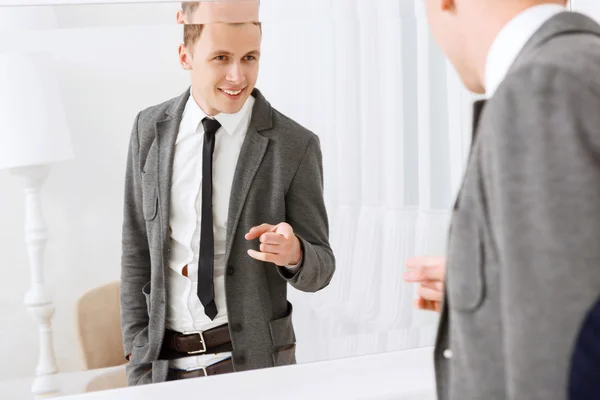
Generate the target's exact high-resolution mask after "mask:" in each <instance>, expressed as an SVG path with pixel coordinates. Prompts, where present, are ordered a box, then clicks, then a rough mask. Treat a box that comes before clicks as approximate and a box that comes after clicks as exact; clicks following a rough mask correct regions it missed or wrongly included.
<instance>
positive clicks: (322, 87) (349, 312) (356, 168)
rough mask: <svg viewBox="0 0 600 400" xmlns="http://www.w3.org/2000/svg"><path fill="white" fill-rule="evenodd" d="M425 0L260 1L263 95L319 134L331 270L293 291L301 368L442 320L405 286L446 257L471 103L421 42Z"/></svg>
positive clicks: (404, 340) (385, 344)
mask: <svg viewBox="0 0 600 400" xmlns="http://www.w3.org/2000/svg"><path fill="white" fill-rule="evenodd" d="M421 3H422V1H420V0H416V1H415V2H414V3H413V2H412V1H407V0H378V1H370V0H285V1H282V0H262V2H261V7H262V10H261V20H262V22H263V31H264V39H263V50H262V51H263V58H262V62H261V73H260V79H259V82H258V87H259V88H260V89H261V90H262V91H263V92H264V93H265V95H266V96H267V98H268V99H269V100H270V101H271V103H272V104H273V105H274V106H275V108H277V109H279V110H280V111H281V112H283V113H285V114H287V115H288V116H290V117H292V118H294V119H296V120H297V121H298V122H300V123H301V124H303V125H304V126H306V127H308V128H309V129H311V130H313V131H314V132H315V133H316V134H317V135H319V137H320V139H321V145H322V149H323V158H324V170H325V192H326V202H327V207H328V212H329V218H330V237H331V244H332V247H333V250H334V252H335V255H336V259H337V272H336V275H335V277H334V279H333V281H332V282H331V285H330V286H329V287H327V288H326V289H325V290H323V291H321V292H319V293H316V294H312V293H311V294H305V293H300V292H297V291H293V290H292V292H291V293H290V298H291V301H292V302H293V303H294V306H295V316H294V323H295V326H296V330H297V334H298V361H299V362H309V361H317V360H324V359H331V358H339V357H347V356H355V355H361V354H368V353H376V352H381V351H390V350H398V349H406V348H412V347H418V346H424V345H431V344H433V340H434V337H435V331H436V327H437V315H435V314H433V313H429V312H422V311H415V309H414V307H413V299H414V298H415V287H414V285H409V284H405V283H404V282H403V278H402V275H403V272H404V271H405V267H404V263H405V260H406V258H407V257H410V256H415V255H444V253H445V240H446V232H447V228H448V221H449V210H450V208H451V205H452V200H453V198H454V195H455V192H456V190H457V188H458V185H459V183H460V178H461V175H462V171H463V165H464V159H465V156H466V154H467V151H468V146H469V143H470V124H471V121H470V101H471V98H470V96H469V95H468V94H467V93H465V92H464V90H463V89H462V87H461V85H460V82H459V81H458V78H457V76H456V74H455V72H454V70H453V69H452V68H451V66H450V65H449V64H448V63H447V62H446V61H445V59H444V57H443V56H442V54H441V52H440V51H439V50H438V49H437V47H435V45H434V44H433V42H432V41H431V39H430V37H429V31H428V27H427V24H426V21H425V17H424V14H423V10H422V8H421V7H422V4H421Z"/></svg>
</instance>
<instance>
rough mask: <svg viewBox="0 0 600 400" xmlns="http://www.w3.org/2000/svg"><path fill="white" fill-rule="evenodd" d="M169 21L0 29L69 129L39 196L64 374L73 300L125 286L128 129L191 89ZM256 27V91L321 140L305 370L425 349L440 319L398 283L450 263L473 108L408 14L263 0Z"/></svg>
mask: <svg viewBox="0 0 600 400" xmlns="http://www.w3.org/2000/svg"><path fill="white" fill-rule="evenodd" d="M416 3H417V4H420V0H417V1H416ZM175 9H176V5H174V4H162V5H152V6H149V5H112V6H78V7H76V6H68V7H67V6H61V7H54V8H52V9H51V10H52V11H53V12H54V15H55V18H56V22H57V23H58V27H59V29H44V30H41V31H35V30H27V31H21V32H18V33H15V32H14V31H10V32H7V31H4V32H2V31H1V30H0V51H2V52H3V51H16V50H19V49H22V48H28V49H31V50H45V51H48V52H50V53H53V54H54V55H55V56H57V58H58V60H59V64H58V70H59V78H60V84H61V89H62V91H63V97H64V102H65V108H66V110H67V117H68V122H69V125H70V128H71V131H72V133H73V141H74V146H75V153H76V159H75V160H73V161H70V162H67V163H64V164H62V165H58V166H56V167H55V168H54V170H53V172H52V174H51V176H50V178H49V180H48V181H47V183H46V185H45V187H44V190H43V206H44V211H45V215H46V220H47V223H48V228H49V231H50V235H51V238H50V241H49V243H48V247H47V252H46V258H45V276H46V281H47V283H48V286H49V288H50V290H51V293H52V295H53V299H54V301H55V304H56V314H55V317H54V332H55V334H54V338H55V345H56V353H57V357H58V361H59V368H60V370H61V371H72V370H77V369H80V368H81V367H82V363H81V360H80V358H79V355H78V352H77V336H76V331H75V326H74V310H75V308H74V307H75V303H76V301H77V299H78V297H79V296H80V295H82V294H83V293H84V292H85V291H87V290H88V289H90V288H93V287H95V286H98V285H100V284H103V283H105V282H108V281H111V280H115V279H118V277H119V268H120V231H121V209H122V186H123V184H122V183H123V172H124V163H125V156H126V151H127V143H128V139H129V134H130V129H131V125H132V122H133V118H134V117H135V115H136V113H137V112H138V111H139V110H140V109H142V108H145V107H148V106H150V105H153V104H157V103H159V102H162V101H164V100H166V99H169V98H171V97H174V96H176V95H178V94H180V93H181V92H182V91H183V90H185V88H186V87H187V76H186V74H185V73H183V72H182V71H181V70H180V67H179V66H178V63H177V59H176V46H177V45H178V43H179V40H180V36H181V28H180V27H178V26H176V25H174V24H172V18H171V17H172V15H173V12H174V10H175ZM24 10H25V9H1V8H0V21H1V18H2V15H4V16H5V19H4V21H16V20H17V18H16V17H15V14H14V13H22V12H24ZM36 10H38V11H39V10H40V9H29V12H31V11H36ZM45 10H48V9H45ZM151 10H153V11H151ZM10 13H13V14H10ZM7 14H10V15H12V16H10V15H9V17H8V18H6V15H7ZM21 15H22V14H21ZM261 15H262V20H263V23H264V43H263V53H264V56H263V57H264V58H263V61H262V66H261V77H260V79H259V87H260V88H261V90H262V91H263V92H264V93H265V95H266V96H267V98H268V99H269V100H270V101H271V103H272V104H273V105H274V106H275V107H276V108H278V109H279V110H281V111H282V112H284V113H286V114H288V115H289V116H291V117H293V118H295V119H297V120H298V121H299V122H300V123H302V124H304V125H306V126H307V127H309V128H310V129H312V130H314V131H315V132H316V133H317V134H319V136H320V137H321V139H322V146H323V151H324V163H325V174H326V195H327V203H328V207H329V214H330V218H331V227H332V229H331V240H332V244H333V246H334V251H335V252H336V256H337V259H338V273H337V275H336V277H335V279H334V281H333V282H332V284H331V286H330V287H329V288H328V289H327V290H325V291H323V292H322V293H319V294H311V295H308V294H303V293H298V292H292V293H291V294H290V297H291V298H292V301H293V302H294V304H295V306H296V316H295V325H296V328H297V333H298V339H299V349H298V359H299V361H300V362H309V361H316V360H321V359H328V358H338V357H347V356H352V355H358V354H365V353H373V352H380V351H390V350H397V349H402V348H409V347H416V346H423V345H429V344H431V343H432V341H433V336H434V332H435V327H436V323H437V320H436V316H435V315H434V314H427V313H422V312H416V311H414V310H413V308H412V301H411V300H412V297H413V295H414V293H413V290H414V288H413V286H409V285H405V284H403V283H402V280H401V274H402V271H403V270H404V259H405V258H406V257H408V256H411V255H418V254H440V255H441V254H443V252H444V242H445V232H446V227H447V219H448V212H447V210H448V208H449V205H450V203H451V200H452V198H453V194H454V192H455V190H456V187H457V185H458V182H459V180H460V173H461V171H462V160H463V159H464V156H465V153H466V149H467V147H468V142H469V141H468V137H469V135H470V133H469V127H470V119H469V117H470V116H469V108H468V107H467V106H468V100H469V96H467V95H466V94H465V93H464V91H462V90H461V88H460V85H459V83H458V81H457V78H456V76H455V75H454V72H453V70H452V69H451V68H449V67H448V65H447V64H446V62H445V61H444V59H443V57H442V56H441V54H440V53H439V51H438V50H437V49H436V48H435V47H434V46H432V45H431V42H430V39H429V37H428V33H427V28H426V26H425V24H424V21H423V20H422V14H420V13H418V12H417V11H416V10H415V9H414V3H413V2H412V1H407V0H378V1H377V2H372V1H368V0H358V1H355V0H310V1H300V0H286V1H285V6H284V5H283V2H282V1H281V0H263V1H262V12H261ZM417 16H419V19H418V18H417ZM23 21H24V20H21V22H23ZM39 24H42V22H39ZM2 26H4V27H6V25H2ZM40 26H41V25H40ZM45 28H47V27H45ZM374 31H376V32H377V34H376V35H373V32H374ZM23 95H24V96H26V95H27V93H23ZM33 117H34V116H33ZM0 129H1V126H0ZM0 193H1V195H0V221H2V227H3V229H1V230H0V250H1V254H2V255H3V257H2V258H1V262H0V273H2V276H3V277H4V279H3V280H2V281H0V316H1V317H2V324H1V325H0V354H2V355H3V359H4V360H5V361H6V360H9V362H3V363H2V365H1V366H0V377H2V379H10V378H15V377H24V376H29V375H31V374H32V373H33V371H34V369H35V364H36V360H37V347H38V344H37V326H36V324H35V323H34V321H33V319H32V318H31V316H30V315H29V314H28V313H27V311H26V309H25V307H24V306H23V304H22V301H23V297H24V295H25V293H26V291H27V289H28V288H29V276H30V274H29V269H28V260H27V258H26V253H25V246H24V243H23V225H22V224H23V212H24V207H23V204H22V200H23V196H22V192H21V191H20V187H19V185H18V183H17V181H16V180H15V179H13V178H12V177H11V176H9V175H8V173H6V172H0ZM363 299H366V301H363ZM23 349H29V350H25V351H24V350H23Z"/></svg>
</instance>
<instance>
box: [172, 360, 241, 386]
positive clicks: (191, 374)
mask: <svg viewBox="0 0 600 400" xmlns="http://www.w3.org/2000/svg"><path fill="white" fill-rule="evenodd" d="M231 372H233V362H232V361H231V358H228V359H226V360H223V361H220V362H218V363H216V364H213V365H209V366H208V367H206V368H200V369H195V370H192V371H183V370H178V369H173V368H170V369H169V373H168V374H167V380H169V381H176V380H179V379H190V378H200V377H203V376H212V375H220V374H228V373H231Z"/></svg>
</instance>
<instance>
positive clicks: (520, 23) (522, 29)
mask: <svg viewBox="0 0 600 400" xmlns="http://www.w3.org/2000/svg"><path fill="white" fill-rule="evenodd" d="M564 11H566V9H565V7H563V6H561V5H558V4H541V5H538V6H533V7H530V8H528V9H527V10H525V11H523V12H521V13H520V14H518V15H517V16H516V17H514V18H513V19H512V20H511V21H509V22H508V23H507V24H506V25H505V26H504V28H502V30H501V31H500V33H498V35H497V36H496V39H495V40H494V42H493V43H492V47H491V48H490V51H489V53H488V56H487V61H486V67H485V95H486V97H487V98H490V97H492V96H493V95H494V93H495V92H496V90H497V89H498V87H499V86H500V85H501V84H502V81H503V80H504V78H506V75H507V74H508V71H509V70H510V67H512V65H513V64H514V62H515V60H516V59H517V57H518V55H519V53H520V52H521V51H522V50H523V48H524V47H525V45H526V44H527V42H528V41H529V39H531V38H532V37H533V35H535V33H536V32H537V31H538V30H539V29H540V28H541V26H542V25H544V23H546V22H547V21H548V20H549V19H551V18H552V17H554V16H555V15H557V14H559V13H561V12H564Z"/></svg>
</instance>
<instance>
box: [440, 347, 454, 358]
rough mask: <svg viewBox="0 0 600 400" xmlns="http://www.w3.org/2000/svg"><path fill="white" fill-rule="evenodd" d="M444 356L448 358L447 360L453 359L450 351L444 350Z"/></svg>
mask: <svg viewBox="0 0 600 400" xmlns="http://www.w3.org/2000/svg"><path fill="white" fill-rule="evenodd" d="M442 354H443V355H444V358H447V359H451V358H452V350H450V349H446V350H444V352H443V353H442Z"/></svg>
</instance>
